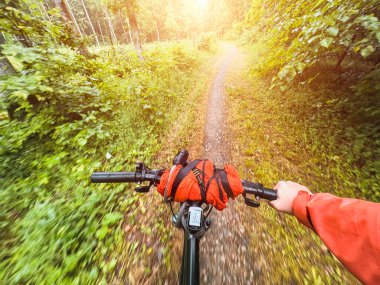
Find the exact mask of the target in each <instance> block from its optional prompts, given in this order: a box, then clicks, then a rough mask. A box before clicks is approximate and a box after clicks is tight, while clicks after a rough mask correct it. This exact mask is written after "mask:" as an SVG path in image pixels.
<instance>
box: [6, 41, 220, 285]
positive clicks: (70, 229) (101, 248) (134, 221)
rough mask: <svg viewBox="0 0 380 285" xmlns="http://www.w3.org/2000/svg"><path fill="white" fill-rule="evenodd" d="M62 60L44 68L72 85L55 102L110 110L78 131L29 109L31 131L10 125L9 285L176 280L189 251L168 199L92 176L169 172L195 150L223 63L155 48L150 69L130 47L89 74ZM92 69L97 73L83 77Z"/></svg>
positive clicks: (102, 56)
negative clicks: (183, 151)
mask: <svg viewBox="0 0 380 285" xmlns="http://www.w3.org/2000/svg"><path fill="white" fill-rule="evenodd" d="M35 52H36V57H35V58H37V59H40V57H39V56H38V54H37V52H38V50H36V51H35ZM58 55H60V53H58V52H57V53H56V54H54V56H56V57H54V58H53V59H52V60H51V61H49V62H48V61H46V60H42V63H41V62H38V64H35V66H36V67H37V68H41V69H42V70H43V71H44V73H43V74H44V75H46V76H47V75H48V74H49V75H50V74H51V76H49V77H48V76H47V77H48V78H50V77H53V78H54V74H59V75H60V76H61V77H62V78H59V79H56V80H54V81H47V83H46V84H50V85H51V87H49V88H47V89H46V90H47V91H45V93H44V94H45V95H46V94H47V95H46V96H48V95H49V96H50V95H51V96H52V98H54V99H56V98H57V96H55V95H54V94H55V92H56V91H55V90H60V92H61V93H62V96H61V97H64V96H66V95H67V94H75V95H77V97H78V98H81V99H83V98H84V97H85V98H87V97H86V96H80V94H82V93H80V92H79V91H78V90H77V89H78V88H79V87H80V88H82V89H79V90H81V92H83V93H85V94H88V93H89V92H90V91H91V92H93V93H94V94H95V95H96V96H95V95H94V98H96V99H97V100H98V101H99V102H98V101H96V102H93V104H94V106H93V108H89V109H88V110H87V111H86V113H84V114H82V115H80V114H81V113H78V114H77V117H78V118H77V119H76V120H73V121H70V120H69V119H67V118H66V117H64V115H62V116H61V115H60V113H59V112H58V111H60V110H61V109H62V108H63V107H62V106H61V105H62V104H61V105H58V107H60V109H59V108H58V111H57V110H55V109H53V107H54V106H53V107H52V108H41V110H40V109H37V110H35V109H28V110H29V111H30V114H28V116H27V117H26V118H27V120H23V121H18V120H13V121H8V120H6V119H2V120H1V122H0V137H1V140H0V142H1V147H0V150H1V151H0V156H1V158H2V159H3V160H2V163H1V167H0V172H1V173H6V174H7V175H6V176H5V177H4V179H3V186H4V187H3V189H2V191H1V192H0V197H1V199H0V200H1V209H2V212H1V215H0V228H1V231H0V240H1V243H0V244H1V246H0V247H1V250H0V257H1V258H0V259H1V261H0V280H2V281H3V283H6V284H21V283H33V284H55V283H57V284H118V283H127V284H144V283H150V284H153V283H159V284H160V283H165V280H175V279H176V278H177V270H178V269H177V268H175V269H173V267H174V266H176V267H177V263H178V262H176V260H174V261H173V259H174V258H175V256H176V255H175V254H177V256H178V253H180V250H177V249H176V248H175V246H177V244H180V242H181V241H182V239H180V240H179V243H178V242H177V239H176V238H174V237H173V234H174V233H175V229H174V228H173V227H172V226H171V225H170V214H169V209H168V207H167V205H164V204H163V203H162V197H160V196H159V194H157V193H155V192H156V191H155V190H154V189H152V193H150V194H147V195H145V196H144V195H141V194H137V193H134V192H133V186H127V185H125V184H106V185H104V184H103V185H98V184H90V183H89V177H90V174H91V173H92V172H93V171H123V170H125V171H130V170H134V163H135V162H136V161H144V162H146V163H147V165H148V166H151V167H155V168H159V167H166V166H169V163H168V162H169V161H172V158H173V155H174V154H175V153H176V151H177V150H178V148H179V147H180V146H184V147H186V146H188V145H191V144H193V140H192V139H194V128H197V124H194V125H193V123H194V122H198V120H199V119H198V117H197V112H198V110H199V109H200V107H199V106H200V104H202V98H203V97H202V95H203V94H204V90H205V89H206V86H207V84H208V81H209V78H210V74H211V73H212V72H213V68H212V63H213V62H214V61H215V57H216V56H217V54H215V53H210V52H207V51H200V50H197V49H196V48H194V46H193V45H192V44H190V43H186V42H183V43H177V42H176V43H162V44H152V45H146V46H145V50H144V53H143V55H144V61H142V62H141V61H139V60H138V58H137V56H136V55H135V53H134V52H129V48H126V49H124V47H118V48H117V50H113V49H109V50H107V49H106V48H105V49H102V50H101V51H100V52H99V54H97V56H96V57H94V58H93V59H92V61H90V62H87V61H86V62H84V61H83V62H78V61H77V60H76V57H79V56H78V55H76V54H75V53H74V52H72V51H70V53H69V54H68V55H70V56H71V57H69V56H68V55H67V56H61V57H59V56H58ZM69 60H71V61H69ZM47 62H48V63H49V64H50V65H48V66H45V65H44V64H46V63H47ZM69 63H70V64H69ZM71 63H72V64H71ZM81 63H83V64H86V65H85V67H86V69H84V70H85V71H86V73H84V71H83V70H82V69H80V68H79V67H80V66H79V67H78V66H77V65H79V64H81ZM71 67H73V68H74V67H75V70H74V71H72V70H71V69H69V68H71ZM63 68H64V70H65V71H66V72H62V71H61V69H63ZM77 69H79V71H77ZM55 72H56V73H55ZM33 78H34V77H33ZM38 80H42V79H41V78H40V77H38ZM64 80H66V81H67V84H63V83H62V82H66V81H64ZM9 81H10V82H11V79H10V80H9ZM32 83H33V84H34V85H36V86H38V84H39V83H38V82H32ZM9 84H10V83H9ZM57 84H58V86H57ZM50 85H49V86H50ZM62 85H65V89H64V90H62ZM29 86H31V84H29ZM78 86H79V87H78ZM57 92H58V91H57ZM78 93H79V95H78ZM59 94H60V93H59ZM49 98H50V97H49ZM64 98H66V97H64ZM94 100H95V99H94ZM72 101H73V100H68V102H70V103H72ZM88 101H89V102H90V103H91V102H92V101H91V100H89V99H88ZM54 102H55V101H54ZM58 102H59V103H62V102H61V101H60V100H58ZM65 102H66V101H65ZM95 103H96V104H95ZM78 104H79V103H78ZM90 105H91V104H90ZM79 106H82V105H81V104H79ZM91 106H92V105H91ZM82 107H83V106H82ZM46 110H48V111H50V113H47V114H46V113H44V112H47V111H46ZM61 111H62V110H61ZM80 111H81V110H79V111H78V112H80ZM62 112H63V111H62ZM83 112H84V111H83ZM63 114H64V112H63ZM80 118H81V119H80ZM179 118H181V119H179ZM47 126H48V128H47ZM173 129H175V130H176V132H174V133H172V130H173ZM184 138H189V139H187V140H184ZM190 138H192V139H190ZM199 140H200V141H201V139H199ZM183 141H186V143H184V144H181V145H180V142H183ZM200 145H201V143H200ZM158 153H160V155H157V154H158ZM153 192H154V193H153ZM152 205H154V206H152ZM0 283H1V282H0Z"/></svg>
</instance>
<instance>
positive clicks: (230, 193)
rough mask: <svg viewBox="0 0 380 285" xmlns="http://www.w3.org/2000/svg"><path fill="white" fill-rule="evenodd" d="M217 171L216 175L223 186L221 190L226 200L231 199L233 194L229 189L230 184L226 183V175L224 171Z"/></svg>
mask: <svg viewBox="0 0 380 285" xmlns="http://www.w3.org/2000/svg"><path fill="white" fill-rule="evenodd" d="M217 171H218V174H219V176H220V179H221V181H222V186H223V189H224V191H225V192H226V194H227V197H228V198H231V197H233V196H234V193H233V192H232V189H231V186H230V183H228V179H227V173H226V171H225V170H224V169H217Z"/></svg>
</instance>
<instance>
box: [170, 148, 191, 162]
mask: <svg viewBox="0 0 380 285" xmlns="http://www.w3.org/2000/svg"><path fill="white" fill-rule="evenodd" d="M188 158H189V152H188V151H187V150H186V149H181V150H180V151H179V152H178V153H177V155H176V156H175V157H174V159H173V165H184V164H185V163H186V161H187V159H188Z"/></svg>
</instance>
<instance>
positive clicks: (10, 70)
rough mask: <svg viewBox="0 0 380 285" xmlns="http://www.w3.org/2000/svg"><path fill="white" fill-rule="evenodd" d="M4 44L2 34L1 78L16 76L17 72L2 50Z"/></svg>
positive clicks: (0, 38) (0, 36) (1, 35)
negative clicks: (10, 75)
mask: <svg viewBox="0 0 380 285" xmlns="http://www.w3.org/2000/svg"><path fill="white" fill-rule="evenodd" d="M2 44H5V38H4V35H3V34H2V33H1V32H0V76H3V75H9V74H14V73H16V70H15V69H14V67H13V65H12V64H11V63H10V62H9V60H8V59H7V58H6V57H5V56H4V55H3V49H2V48H1V45H2ZM0 96H1V94H0Z"/></svg>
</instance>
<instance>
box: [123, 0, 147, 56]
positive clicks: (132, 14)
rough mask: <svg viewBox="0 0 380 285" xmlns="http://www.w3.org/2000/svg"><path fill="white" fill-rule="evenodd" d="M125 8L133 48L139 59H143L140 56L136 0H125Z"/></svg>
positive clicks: (140, 47) (140, 46)
mask: <svg viewBox="0 0 380 285" xmlns="http://www.w3.org/2000/svg"><path fill="white" fill-rule="evenodd" d="M125 4H126V8H127V17H128V20H129V25H130V28H131V34H132V40H133V45H134V46H135V49H136V51H137V55H138V56H139V58H140V59H143V57H142V45H141V40H140V30H139V25H138V23H137V16H136V14H137V10H138V7H137V1H136V0H126V2H125Z"/></svg>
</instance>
